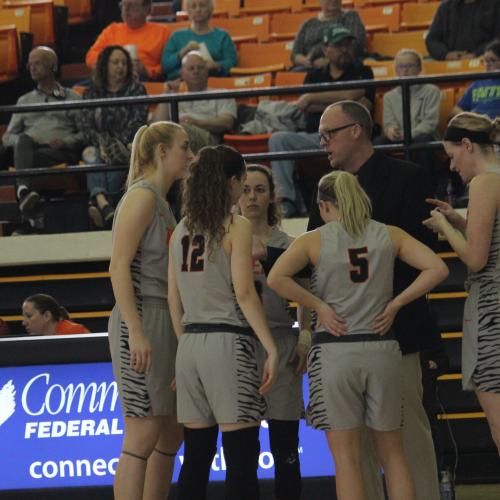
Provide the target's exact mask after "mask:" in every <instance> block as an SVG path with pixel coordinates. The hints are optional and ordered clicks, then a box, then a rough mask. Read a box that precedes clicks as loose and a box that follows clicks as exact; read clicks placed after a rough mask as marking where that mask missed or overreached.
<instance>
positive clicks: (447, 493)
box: [439, 470, 455, 500]
mask: <svg viewBox="0 0 500 500" xmlns="http://www.w3.org/2000/svg"><path fill="white" fill-rule="evenodd" d="M439 493H440V496H441V500H455V489H454V487H453V483H452V481H451V474H450V472H449V471H448V470H445V471H443V472H442V473H441V482H440V483H439Z"/></svg>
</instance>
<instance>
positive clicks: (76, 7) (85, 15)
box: [54, 0, 92, 25]
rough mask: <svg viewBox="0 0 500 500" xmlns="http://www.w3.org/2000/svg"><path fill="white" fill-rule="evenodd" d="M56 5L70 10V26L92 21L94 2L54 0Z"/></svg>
mask: <svg viewBox="0 0 500 500" xmlns="http://www.w3.org/2000/svg"><path fill="white" fill-rule="evenodd" d="M54 5H59V6H62V7H67V8H68V23H69V24H70V25H75V24H83V23H87V22H89V21H90V20H91V19H92V0H54Z"/></svg>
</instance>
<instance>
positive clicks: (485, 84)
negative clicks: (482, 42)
mask: <svg viewBox="0 0 500 500" xmlns="http://www.w3.org/2000/svg"><path fill="white" fill-rule="evenodd" d="M483 60H484V65H485V69H486V71H488V72H491V71H500V40H495V41H494V42H491V43H490V44H489V45H487V46H486V48H485V50H484V56H483ZM499 86H500V78H488V79H486V80H476V81H475V82H474V83H472V84H471V85H470V86H469V87H468V88H467V90H466V91H465V94H464V95H463V96H462V98H461V99H460V101H458V104H457V105H456V106H455V107H454V108H453V116H455V115H458V114H459V113H462V111H472V112H474V113H479V114H481V115H488V116H489V117H490V118H491V119H492V120H494V119H495V118H496V117H497V116H500V94H499V93H498V87H499Z"/></svg>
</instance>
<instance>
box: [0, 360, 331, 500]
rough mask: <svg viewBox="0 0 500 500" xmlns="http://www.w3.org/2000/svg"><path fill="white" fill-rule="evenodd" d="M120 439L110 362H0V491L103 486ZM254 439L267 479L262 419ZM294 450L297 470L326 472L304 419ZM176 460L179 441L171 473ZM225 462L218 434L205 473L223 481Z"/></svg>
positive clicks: (317, 435) (270, 468)
mask: <svg viewBox="0 0 500 500" xmlns="http://www.w3.org/2000/svg"><path fill="white" fill-rule="evenodd" d="M306 380H307V379H305V383H304V388H305V391H304V392H305V394H304V398H305V400H307V399H306V398H307V383H306ZM122 439H123V420H122V417H121V409H120V402H119V398H118V391H117V388H116V383H115V382H114V379H113V373H112V369H111V363H86V364H67V365H37V366H23V367H13V368H0V443H1V447H2V450H4V452H3V453H1V454H0V470H1V471H2V473H1V474H0V490H10V489H25V488H26V489H34V488H54V487H76V486H104V485H111V484H112V483H113V476H114V474H115V470H116V465H117V463H118V456H119V454H120V449H121V443H122ZM260 439H261V453H260V457H259V477H261V478H272V477H273V476H274V462H273V457H272V455H271V452H270V451H269V439H268V432H267V429H266V423H265V422H263V424H262V426H261V432H260ZM5 450H9V452H8V453H6V452H5ZM299 452H300V459H301V470H302V475H303V476H304V477H306V476H329V475H332V474H333V473H334V466H333V461H332V459H331V457H330V453H329V451H328V447H327V444H326V440H325V437H324V435H323V433H322V432H319V431H315V430H314V429H312V428H310V427H307V426H306V425H305V423H304V422H301V427H300V448H299ZM182 459H183V450H182V448H181V450H180V451H179V453H178V454H177V458H176V464H175V471H174V480H176V479H177V475H178V473H179V469H180V465H181V463H182ZM225 468H226V466H225V461H224V454H223V450H222V447H221V443H220V438H219V444H218V448H217V455H216V456H215V458H214V461H213V463H212V471H211V475H210V479H211V480H212V481H222V480H224V476H225Z"/></svg>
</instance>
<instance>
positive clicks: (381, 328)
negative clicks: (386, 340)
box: [373, 300, 401, 335]
mask: <svg viewBox="0 0 500 500" xmlns="http://www.w3.org/2000/svg"><path fill="white" fill-rule="evenodd" d="M399 309H401V308H400V307H399V306H398V305H397V304H395V303H394V301H392V300H391V301H390V302H389V303H388V304H387V305H386V306H385V309H384V312H383V313H382V314H379V315H378V316H377V317H376V318H375V323H374V324H373V331H374V332H375V333H377V334H378V335H385V334H386V333H387V332H388V331H389V328H390V327H391V326H392V324H393V323H394V318H395V317H396V314H397V313H398V311H399Z"/></svg>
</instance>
